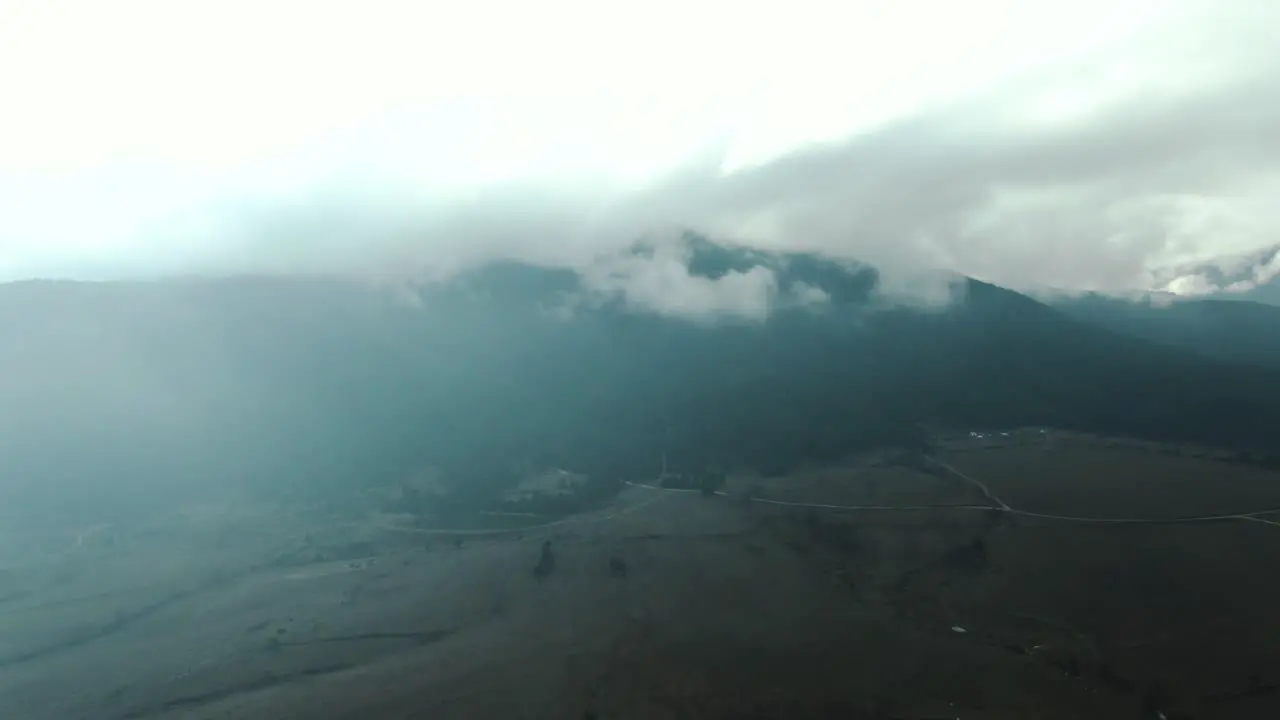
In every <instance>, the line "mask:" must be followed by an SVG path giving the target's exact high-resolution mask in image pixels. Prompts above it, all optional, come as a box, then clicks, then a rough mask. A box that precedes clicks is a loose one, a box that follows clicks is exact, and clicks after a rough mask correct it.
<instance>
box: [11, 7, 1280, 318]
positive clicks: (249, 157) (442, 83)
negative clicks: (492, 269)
mask: <svg viewBox="0 0 1280 720" xmlns="http://www.w3.org/2000/svg"><path fill="white" fill-rule="evenodd" d="M6 12H7V13H8V15H7V19H6V21H5V23H4V30H3V31H0V32H3V33H5V35H4V37H3V38H0V68H3V70H0V73H3V75H2V76H0V78H2V79H3V81H4V84H5V86H6V87H7V88H10V94H9V96H8V97H9V100H8V101H7V106H8V107H9V108H16V111H13V110H10V111H9V112H6V115H5V117H4V118H3V119H2V120H0V277H5V278H9V279H18V278H25V277H33V276H39V277H74V278H113V277H139V276H142V277H156V276H169V275H190V274H200V275H210V274H214V275H216V274H226V273H281V274H317V275H345V276H356V277H370V278H379V279H386V278H391V279H394V280H397V281H409V282H416V281H419V280H422V279H430V278H434V277H439V276H441V275H448V274H450V273H453V272H456V271H457V270H459V269H461V268H465V267H469V266H473V265H475V264H478V263H482V262H484V261H488V260H493V259H501V258H519V259H527V260H533V261H536V262H540V263H543V264H552V265H559V266H566V267H573V268H579V269H583V268H589V267H592V266H594V265H597V264H599V263H600V262H601V261H602V260H601V257H602V256H604V257H606V259H607V256H608V255H609V254H610V253H612V252H613V251H616V250H617V249H618V248H620V247H624V246H627V245H630V244H631V243H633V242H635V241H636V240H637V239H641V238H654V237H658V238H661V237H667V236H670V235H672V234H675V233H678V232H679V231H681V230H683V229H692V230H695V231H698V232H701V233H704V234H706V235H709V236H711V237H714V238H716V239H718V240H721V241H725V242H732V243H738V244H742V245H746V246H750V247H759V248H771V249H788V250H818V251H822V252H824V253H827V254H830V255H833V256H838V257H846V258H855V259H858V260H861V261H865V262H869V263H872V264H875V265H876V266H878V267H880V268H881V270H882V271H883V272H884V274H885V278H886V283H887V284H889V285H893V286H896V287H900V288H903V289H905V290H907V291H908V292H915V293H916V294H919V295H921V296H929V297H936V296H937V295H938V289H937V287H936V283H933V282H926V281H925V280H922V278H930V277H939V276H938V275H936V274H934V273H936V272H938V271H943V272H946V273H955V272H958V273H963V274H968V275H972V276H976V277H979V278H982V279H985V280H989V281H991V282H995V283H998V284H1002V285H1006V286H1011V287H1016V288H1020V289H1027V290H1033V289H1044V288H1054V289H1058V290H1067V291H1077V290H1103V291H1108V292H1127V291H1135V290H1139V291H1146V290H1158V291H1169V292H1175V293H1184V294H1202V293H1206V292H1212V291H1216V290H1230V291H1232V292H1236V291H1246V290H1249V289H1251V288H1252V287H1254V286H1256V285H1258V284H1263V283H1265V282H1267V281H1268V280H1269V279H1270V278H1271V276H1272V275H1273V274H1274V272H1275V268H1274V267H1272V265H1270V264H1267V263H1265V262H1261V261H1258V262H1252V261H1248V260H1245V261H1242V260H1241V258H1255V257H1257V258H1265V257H1270V256H1269V255H1267V249H1268V248H1269V247H1270V246H1272V245H1273V244H1274V242H1275V237H1276V234H1275V232H1276V230H1277V226H1278V223H1280V217H1278V216H1277V212H1280V211H1277V210H1276V208H1275V205H1274V203H1272V202H1268V200H1269V199H1270V198H1273V197H1275V194H1276V192H1277V189H1278V186H1280V178H1278V177H1277V176H1276V174H1275V167H1277V159H1280V158H1277V154H1278V153H1280V146H1278V145H1277V143H1276V140H1275V137H1274V132H1272V131H1271V130H1272V129H1273V128H1274V127H1276V126H1277V120H1280V71H1277V70H1276V68H1277V64H1276V63H1275V62H1274V59H1273V51H1272V50H1271V49H1270V48H1271V45H1272V43H1270V42H1269V41H1268V38H1271V37H1274V36H1275V34H1276V33H1277V32H1280V14H1278V13H1276V12H1274V11H1272V10H1271V9H1270V8H1268V7H1265V6H1264V5H1261V4H1256V3H1248V2H1245V1H1244V0H1239V1H1235V0H1233V1H1231V2H1212V3H1211V2H1207V1H1205V2H1200V1H1198V0H1197V1H1190V2H1180V3H1137V4H1133V5H1132V6H1126V8H1125V9H1123V10H1122V9H1118V8H1116V7H1114V5H1109V4H1098V3H1092V2H1085V3H1047V2H1037V3H1008V2H1001V1H998V0H984V1H983V2H978V3H967V4H965V6H964V7H963V8H959V7H956V8H949V7H944V6H941V5H934V4H928V3H922V2H921V3H904V4H897V5H895V6H894V8H893V9H892V10H887V9H884V8H882V7H880V6H878V5H877V4H873V3H864V4H852V5H850V4H847V3H839V4H837V3H823V2H817V1H816V0H815V1H814V2H806V3H801V4H799V5H794V4H788V5H787V6H785V7H781V6H779V7H762V8H760V9H756V10H751V11H746V10H744V9H742V8H737V7H735V8H729V7H728V6H720V5H717V4H714V3H706V4H702V5H698V6H696V7H693V8H688V7H685V6H680V7H679V8H677V7H676V6H674V5H667V4H663V3H658V4H652V3H646V4H645V5H644V6H643V7H641V6H636V7H626V8H621V9H618V12H617V14H616V15H615V14H614V10H610V11H609V12H608V13H605V12H603V11H600V10H597V9H590V8H588V7H587V6H585V5H581V4H576V3H570V2H558V3H552V4H549V5H546V4H542V5H539V9H538V10H537V11H536V12H531V11H529V10H528V9H520V8H519V7H518V6H517V5H515V4H502V3H489V4H487V5H483V6H476V7H475V8H471V6H468V9H466V10H463V9H460V8H452V9H449V10H433V11H424V10H415V9H414V8H413V7H412V6H410V5H408V4H396V3H385V2H384V3H374V4H372V5H369V6H368V7H362V8H361V9H360V10H358V11H356V10H352V11H350V12H346V11H338V10H333V9H330V10H322V9H317V8H314V7H312V6H310V5H292V4H289V3H267V4H265V5H261V4H257V3H255V4H252V6H250V5H248V4H240V3H217V4H212V3H211V4H208V5H204V4H199V5H192V6H191V7H190V8H188V7H187V6H185V5H184V9H183V10H182V12H181V13H178V12H177V11H176V10H174V9H172V8H171V7H169V6H167V5H164V4H162V3H148V2H126V3H115V4H112V6H111V7H110V8H109V9H107V8H105V7H99V6H98V5H96V4H91V3H77V2H59V3H34V2H31V3H21V2H20V3H16V4H15V3H10V4H8V5H7V6H6ZM90 28H92V29H90ZM1242 262H1243V264H1242ZM664 272H665V271H664V270H663V269H662V268H656V269H654V270H653V271H646V272H638V271H637V272H634V273H631V275H633V276H635V277H637V278H642V280H639V282H642V283H647V282H649V281H650V280H652V279H653V278H655V277H658V276H661V275H662V274H663V273H664ZM588 275H590V276H592V277H594V276H595V275H592V274H591V273H588ZM943 277H945V275H944V276H943ZM671 282H672V279H671V278H668V281H667V284H668V285H670V283H671ZM734 282H737V283H738V285H736V286H735V287H733V288H731V289H727V290H726V291H725V292H727V293H728V296H727V297H726V298H724V299H723V300H721V299H718V298H719V296H718V295H717V296H716V297H717V299H716V300H715V303H722V302H723V303H728V304H729V305H742V306H743V307H753V306H757V307H758V306H760V305H761V303H762V302H764V301H763V299H762V298H764V297H765V296H766V295H767V293H768V292H769V287H770V281H769V278H768V277H765V276H764V275H760V276H758V277H756V278H754V279H751V278H748V279H742V280H734ZM748 286H749V287H750V288H754V290H749V289H748ZM628 292H631V294H633V295H635V296H637V297H639V296H643V295H645V293H649V292H651V291H650V290H647V289H645V287H643V286H641V287H637V288H635V290H634V291H633V292H632V291H628ZM681 292H683V291H681ZM699 292H700V291H699V290H697V289H696V288H692V289H690V290H689V291H688V293H687V294H688V297H689V298H690V299H689V302H694V300H693V298H694V297H703V298H705V299H707V300H708V301H710V297H711V296H710V295H707V294H706V293H705V292H704V293H702V294H701V295H699ZM717 292H719V291H717ZM748 293H754V299H752V298H748V297H747V295H748Z"/></svg>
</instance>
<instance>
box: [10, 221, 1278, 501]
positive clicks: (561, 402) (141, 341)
mask: <svg viewBox="0 0 1280 720" xmlns="http://www.w3.org/2000/svg"><path fill="white" fill-rule="evenodd" d="M685 250H686V253H685V256H684V257H685V262H686V268H687V271H688V272H689V273H690V274H692V275H694V276H701V277H706V278H724V277H727V276H731V275H734V274H735V273H736V274H737V275H738V276H741V275H742V274H743V273H745V272H749V271H751V269H752V268H757V267H761V268H765V269H767V270H768V271H769V272H771V273H772V274H773V277H774V278H775V280H776V285H777V293H776V298H775V301H774V307H773V310H772V312H771V313H770V315H769V316H768V318H767V319H764V320H754V319H744V318H741V317H738V318H716V319H714V321H706V320H705V319H704V320H701V321H693V320H689V319H684V318H679V317H671V316H668V315H662V314H657V313H654V312H647V311H644V310H643V309H637V308H636V307H634V305H632V304H630V303H628V302H627V300H626V298H625V297H621V296H608V295H600V294H599V293H596V294H592V293H591V292H590V289H589V288H588V286H587V285H586V284H585V282H584V280H583V278H582V276H579V275H577V274H575V273H574V272H571V271H567V270H553V269H546V268H539V267H534V266H527V265H519V264H502V265H495V266H490V267H487V268H483V269H481V270H478V271H475V272H473V273H470V274H468V275H465V276H463V277H460V278H455V279H454V280H453V281H451V282H449V283H444V284H438V285H429V286H426V287H424V288H419V289H417V290H415V291H414V294H413V295H412V296H410V297H408V298H406V297H405V293H404V292H403V289H401V291H398V292H397V293H391V292H388V291H386V289H380V288H377V287H373V286H369V285H361V284H355V283H344V282H339V281H336V280H334V281H328V280H298V279H281V278H236V279H215V280H172V281H165V282H156V283H104V284H76V283H55V282H31V283H18V284H12V285H7V286H0V336H2V337H3V338H4V342H3V343H0V364H2V365H3V367H5V369H6V372H5V374H4V376H3V378H0V405H3V407H5V408H6V409H11V408H20V409H21V410H20V411H19V412H12V411H7V412H6V413H4V415H3V418H2V419H0V476H3V477H5V478H7V479H6V481H5V482H6V487H5V488H4V490H5V492H6V493H7V494H9V495H10V496H13V495H17V496H18V497H20V498H21V499H23V500H24V501H29V502H35V501H38V500H44V501H53V502H55V503H56V504H57V505H58V506H59V507H62V508H64V509H68V508H74V506H77V505H79V506H80V510H81V511H84V512H89V513H103V512H110V511H111V510H112V506H113V504H115V505H118V506H120V507H121V508H124V507H128V508H135V507H136V505H137V503H138V498H139V496H140V494H139V493H129V492H126V491H129V490H134V489H136V490H145V491H146V492H145V493H144V494H142V496H145V494H151V493H152V491H154V490H156V489H158V488H162V487H163V488H167V489H169V490H173V491H175V492H176V491H181V492H184V493H194V494H198V493H200V492H202V491H203V490H205V489H207V488H210V487H226V486H228V485H236V486H240V487H246V488H253V489H254V490H255V491H258V492H267V493H272V494H296V493H304V494H306V495H308V496H312V497H314V496H317V495H325V494H327V493H333V494H334V495H333V496H334V497H335V498H338V497H341V496H342V495H343V493H346V492H349V491H351V490H353V489H355V488H359V487H364V486H367V485H378V484H384V483H387V482H394V481H396V480H398V479H401V478H403V477H405V476H407V475H410V474H412V473H415V472H418V471H420V470H421V469H422V468H434V469H435V471H437V472H438V473H439V474H440V475H441V476H442V477H443V478H444V481H445V482H446V483H447V484H449V485H450V486H451V487H453V488H454V489H455V490H458V491H459V498H460V500H461V501H464V502H468V503H473V504H474V503H481V504H483V503H485V502H488V501H490V500H491V499H492V498H493V497H495V496H496V495H497V494H498V492H499V491H500V490H501V489H504V488H506V487H508V486H510V485H511V484H512V483H513V482H514V479H515V478H516V477H517V475H518V474H519V473H521V472H524V471H526V470H529V469H533V470H537V469H542V468H548V467H565V468H571V469H574V470H577V471H581V472H585V473H587V474H588V475H591V476H592V477H595V478H607V479H619V478H622V479H626V478H636V477H650V476H652V474H653V473H654V472H655V471H656V470H657V469H658V466H659V463H660V458H661V457H662V455H663V454H664V453H665V454H666V455H667V456H668V458H669V461H670V463H671V464H672V465H673V466H674V467H677V468H682V469H688V470H691V471H695V472H696V471H701V470H704V469H706V468H708V467H711V466H720V467H731V468H732V467H749V468H755V469H758V470H762V471H764V472H766V473H781V472H784V471H786V470H787V469H788V468H791V467H794V466H796V465H797V464H800V463H806V462H819V461H823V460H826V459H831V458H837V457H841V456H844V455H847V454H848V453H850V452H852V451H856V450H859V449H863V448H868V447H876V446H883V445H909V444H913V443H916V442H918V441H919V439H920V437H919V434H920V430H919V425H920V424H922V423H923V424H925V425H928V426H938V427H957V428H958V427H1006V426H1014V425H1052V426H1057V427H1064V428H1077V429H1083V430H1089V431H1093V432H1099V433H1111V434H1122V435H1132V436H1139V437H1148V438H1153V439H1160V440H1170V441H1188V442H1199V443H1207V444H1218V445H1224V446H1230V447H1236V448H1258V447H1265V446H1266V444H1267V442H1268V439H1269V438H1268V435H1267V432H1266V428H1269V427H1274V426H1275V424H1276V423H1277V422H1278V421H1280V402H1277V400H1280V374H1277V373H1273V372H1269V371H1266V370H1259V369H1248V368H1244V367H1236V366H1231V365H1226V364H1220V363H1217V362H1214V361H1212V360H1209V359H1205V358H1203V357H1200V356H1197V355H1195V354H1193V353H1189V352H1183V351H1180V350H1177V349H1171V348H1168V347H1163V346H1161V345H1158V344H1155V343H1152V342H1147V341H1144V340H1141V339H1134V338H1131V337H1127V336H1124V335H1122V334H1119V333H1116V332H1112V331H1110V330H1107V329H1100V328H1097V327H1091V326H1089V325H1086V324H1083V323H1080V322H1077V321H1076V320H1073V319H1071V318H1069V317H1067V316H1066V315H1064V314H1063V313H1061V312H1059V311H1058V310H1055V309H1053V308H1050V307H1048V306H1046V305H1044V304H1041V303H1039V302H1036V301H1034V300H1032V299H1030V298H1028V297H1025V296H1023V295H1019V294H1017V293H1014V292H1011V291H1008V290H1005V289H1002V288H999V287H995V286H992V285H987V284H984V283H980V282H977V281H973V280H967V281H963V282H962V283H961V285H960V286H959V287H958V289H957V293H956V300H955V301H954V302H952V303H951V304H949V305H947V306H945V307H942V308H928V309H921V308H913V307H907V306H898V305H892V304H890V303H888V302H886V301H885V300H884V298H882V297H881V296H880V295H879V294H878V293H877V292H876V282H877V280H876V277H877V276H876V273H875V272H874V270H872V269H870V268H867V267H862V266H852V265H847V264H837V263H834V262H831V261H827V260H824V259H822V258H818V257H814V256H786V257H784V256H767V255H762V254H758V253H750V252H745V251H738V250H732V249H728V248H723V247H720V246H717V245H713V244H711V243H708V242H706V241H702V240H697V239H692V240H688V241H687V245H686V248H685ZM644 251H645V250H644V249H643V248H641V249H638V250H637V251H636V252H637V253H643V252H644ZM805 293H807V294H808V295H809V296H815V293H816V296H821V297H822V298H824V302H823V303H821V304H817V305H815V304H812V303H809V304H805V303H798V302H791V301H790V300H789V299H794V298H796V297H799V296H800V295H802V294H805ZM126 495H127V497H126Z"/></svg>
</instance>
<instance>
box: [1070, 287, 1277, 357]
mask: <svg viewBox="0 0 1280 720" xmlns="http://www.w3.org/2000/svg"><path fill="white" fill-rule="evenodd" d="M1053 306H1054V307H1055V308H1056V309H1058V310H1061V311H1062V312H1063V313H1065V314H1066V315H1068V316H1070V317H1072V318H1074V319H1076V320H1079V321H1082V322H1086V323H1089V324H1091V325H1094V326H1097V327H1102V328H1106V329H1109V330H1112V331H1114V332H1119V333H1124V334H1127V335H1132V336H1134V337H1138V338H1143V339H1146V340H1150V341H1153V342H1157V343H1160V344H1162V345H1166V346H1169V347H1174V348H1178V349H1181V350H1186V351H1190V352H1194V353H1197V354H1200V355H1204V356H1206V357H1209V358H1213V359H1216V360H1224V361H1228V362H1236V363H1247V364H1255V365H1264V366H1267V367H1272V368H1280V308H1278V307H1275V306H1274V305H1266V304H1263V303H1260V302H1250V301H1247V300H1218V299H1206V300H1178V301H1175V302H1172V303H1159V304H1155V303H1152V302H1150V301H1148V300H1145V299H1139V300H1128V299H1123V298H1112V297H1107V296H1105V295H1096V294H1090V295H1083V296H1080V297H1075V298H1064V299H1060V300H1057V301H1055V302H1054V303H1053Z"/></svg>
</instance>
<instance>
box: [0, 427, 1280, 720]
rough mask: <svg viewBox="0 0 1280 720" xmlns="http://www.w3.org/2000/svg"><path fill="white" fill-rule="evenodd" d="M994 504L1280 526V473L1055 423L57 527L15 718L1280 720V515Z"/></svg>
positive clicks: (5, 711) (3, 666) (19, 680)
mask: <svg viewBox="0 0 1280 720" xmlns="http://www.w3.org/2000/svg"><path fill="white" fill-rule="evenodd" d="M975 481H976V482H975ZM979 483H980V484H981V485H985V486H986V488H987V489H988V490H989V492H990V493H991V494H992V495H994V496H995V497H997V498H998V499H999V500H1000V501H1003V502H1004V503H1006V504H1007V505H1008V506H1009V507H1010V508H1012V509H1013V510H1015V511H1020V512H1026V513H1032V514H1034V513H1040V514H1047V515H1068V516H1079V517H1081V518H1102V519H1106V518H1122V519H1129V520H1152V521H1169V520H1178V519H1182V518H1188V517H1192V516H1201V515H1212V514H1224V515H1229V514H1238V513H1248V512H1253V511H1256V510H1259V509H1262V508H1270V507H1277V506H1280V477H1277V476H1274V475H1270V474H1267V473H1265V472H1262V471H1258V470H1253V469H1250V468H1248V467H1245V466H1242V465H1237V464H1231V463H1229V462H1225V461H1222V460H1218V459H1213V458H1211V457H1209V454H1208V453H1204V452H1192V451H1190V450H1187V449H1182V450H1177V449H1171V448H1161V447H1157V446H1142V445H1136V444H1132V443H1123V442H1118V441H1110V440H1099V439H1095V438H1085V437H1078V436H1069V435H1064V434H1058V433H1055V434H1051V435H1049V436H1044V437H1036V436H1034V435H1032V436H1027V435H1026V434H1019V435H1013V436H1009V437H1008V439H1007V440H1004V441H998V442H990V441H986V440H983V441H977V440H974V441H969V440H966V439H964V438H960V439H956V440H955V441H953V442H947V443H944V444H942V447H941V449H940V450H939V451H938V452H937V453H936V454H935V455H934V456H932V460H922V459H915V460H912V461H910V462H901V461H900V460H899V459H894V458H891V457H872V456H868V457H864V458H859V459H856V460H854V461H851V462H850V463H848V464H846V465H843V466H840V467H824V468H812V469H809V470H806V471H804V472H799V473H796V474H794V475H793V476H792V477H788V478H761V477H752V476H735V477H732V478H730V482H729V484H728V486H727V487H726V489H725V493H724V495H723V496H720V497H712V498H707V497H701V496H700V495H699V494H698V493H696V492H677V491H667V490H660V489H655V488H651V487H644V486H631V487H627V488H626V489H625V490H624V491H623V492H622V493H621V494H620V495H619V496H618V497H617V498H616V499H615V500H614V501H613V502H612V503H611V504H610V505H609V506H608V507H605V508H602V509H599V510H596V511H593V512H589V513H584V514H581V515H578V516H574V517H571V518H568V519H566V520H564V521H561V522H558V523H555V524H551V525H545V526H541V527H537V526H530V527H525V526H516V525H515V523H514V522H513V518H510V517H495V518H494V519H493V522H494V523H495V525H494V526H492V529H490V530H485V529H483V528H479V527H472V526H468V527H467V528H466V529H465V530H461V531H459V530H457V529H456V528H450V529H449V531H438V532H436V531H432V530H430V529H425V528H420V527H415V526H410V525H407V524H404V523H403V522H402V521H401V520H399V519H396V518H386V517H375V516H351V517H341V518H336V517H335V518H322V517H316V516H302V515H294V514H288V513H283V512H282V511H280V510H277V509H270V508H248V509H245V508H240V507H236V506H228V507H223V508H211V507H206V508H202V509H199V511H197V510H193V509H188V510H187V511H186V512H185V513H184V514H182V515H181V516H177V515H174V516H171V517H164V518H156V519H155V520H154V521H150V522H147V523H139V524H137V525H136V526H132V527H129V528H127V529H126V528H116V527H112V528H79V529H67V530H65V531H64V532H61V533H59V532H57V531H55V529H53V528H52V527H50V526H45V527H44V532H43V535H42V538H43V539H42V540H41V543H40V544H39V547H38V548H37V547H36V545H31V544H28V545H25V546H23V545H21V544H20V543H17V542H15V541H12V540H11V541H10V542H8V543H6V544H4V545H3V547H4V548H5V549H6V551H5V555H4V558H5V561H6V564H5V566H4V567H5V568H6V569H5V570H4V571H3V574H2V575H0V717H15V718H16V717H21V718H30V719H33V720H35V719H39V718H50V719H55V718H56V719H58V720H63V719H68V720H69V719H73V718H86V719H92V720H114V719H116V718H174V719H176V718H242V719H250V718H254V719H257V718H260V719H262V720H267V719H276V718H292V717H297V718H384V717H385V718H433V719H435V718H467V719H471V718H474V719H476V720H485V719H487V718H495V719H496V718H502V719H504V720H506V719H509V718H572V719H573V720H580V719H581V720H586V719H587V718H596V719H604V718H637V719H639V718H645V719H651V718H716V719H718V720H719V719H723V720H728V719H729V718H735V719H746V718H753V719H764V718H779V719H787V720H790V719H797V720H803V719H805V718H866V719H872V718H904V719H920V720H923V719H925V718H944V717H948V718H953V717H959V718H966V719H969V718H1042V719H1056V718H1124V719H1126V720H1129V719H1133V718H1144V717H1153V718H1154V717H1158V715H1157V713H1164V714H1165V715H1166V717H1169V718H1174V717H1180V716H1182V717H1195V718H1259V717H1272V716H1276V715H1277V711H1278V710H1280V617H1277V613H1276V612H1275V608H1277V607H1280V577H1277V575H1276V574H1275V572H1274V569H1273V568H1274V560H1273V559H1274V558H1275V557H1276V553H1277V551H1280V526H1276V525H1272V524H1268V523H1266V522H1260V521H1258V520H1268V519H1270V520H1277V519H1278V517H1277V515H1260V516H1257V519H1254V520H1247V519H1234V518H1227V519H1222V520H1216V521H1204V522H1131V523H1098V522H1084V521H1064V520H1056V519H1048V518H1042V517H1035V516H1034V515H1030V514H1018V513H1017V512H1005V511H998V510H987V509H982V507H981V506H983V505H986V504H989V501H988V499H987V498H986V497H985V496H984V493H983V492H982V491H981V490H980V489H979V487H978V484H979ZM751 498H754V499H751ZM766 500H768V501H772V502H765V501H766ZM787 503H792V504H787ZM814 505H823V506H829V507H812V506H814ZM843 506H864V507H863V509H848V508H847V507H843ZM865 506H872V507H873V508H874V509H871V508H867V507H865ZM908 506H909V507H911V508H913V509H890V508H903V507H908ZM926 506H937V507H926ZM524 520H525V521H526V522H528V521H531V520H532V519H529V518H526V519H524ZM528 524H529V525H537V523H536V522H528ZM546 541H549V542H550V543H551V545H550V547H551V552H552V554H553V556H554V564H553V566H552V568H551V570H550V571H549V572H548V573H545V574H544V576H542V577H539V576H536V575H535V573H534V571H533V569H534V567H535V565H536V564H537V563H538V562H539V554H540V549H541V548H542V546H543V543H544V542H546ZM19 547H27V548H28V550H26V551H19V550H18V549H17V548H19ZM32 548H35V549H32ZM1180 714H1181V715H1180Z"/></svg>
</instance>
